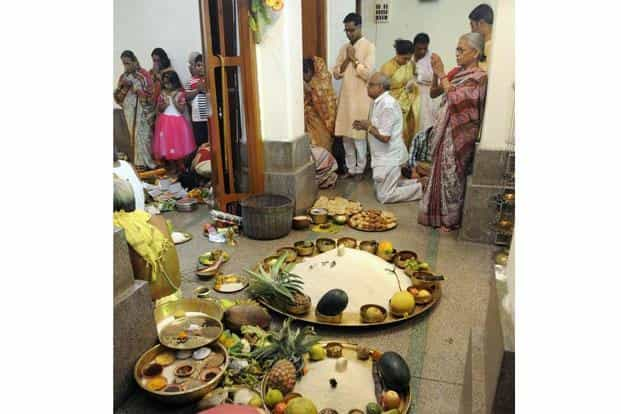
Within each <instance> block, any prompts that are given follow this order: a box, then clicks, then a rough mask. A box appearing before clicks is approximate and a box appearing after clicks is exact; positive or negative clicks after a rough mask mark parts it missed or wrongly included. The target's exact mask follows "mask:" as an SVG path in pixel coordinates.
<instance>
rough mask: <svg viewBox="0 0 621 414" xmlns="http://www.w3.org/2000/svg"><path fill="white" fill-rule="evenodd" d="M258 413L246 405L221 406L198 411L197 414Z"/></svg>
mask: <svg viewBox="0 0 621 414" xmlns="http://www.w3.org/2000/svg"><path fill="white" fill-rule="evenodd" d="M258 413H259V411H258V410H257V409H256V408H254V407H250V406H247V405H236V404H221V405H218V406H217V407H213V408H210V409H208V410H203V411H199V412H198V413H197V414H258Z"/></svg>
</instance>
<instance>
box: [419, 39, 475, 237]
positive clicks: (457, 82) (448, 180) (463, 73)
mask: <svg viewBox="0 0 621 414" xmlns="http://www.w3.org/2000/svg"><path fill="white" fill-rule="evenodd" d="M483 45H484V39H483V36H481V35H480V34H479V33H467V34H465V35H463V36H462V37H461V38H460V39H459V43H458V45H457V51H456V56H457V64H458V65H459V66H458V67H456V68H455V69H453V70H451V71H450V72H449V73H448V74H445V72H444V65H443V63H442V60H440V58H439V57H438V56H437V55H435V54H434V55H432V58H431V65H432V68H433V71H434V74H435V75H436V76H437V77H438V78H439V79H440V82H441V88H442V90H443V92H444V96H443V97H442V103H441V105H440V109H439V111H438V115H437V118H436V120H435V124H434V127H433V130H432V132H431V137H430V139H431V154H432V156H431V157H432V166H431V171H430V176H429V181H428V183H427V185H426V187H427V188H426V190H425V194H424V196H423V199H422V201H421V208H420V210H419V213H418V222H419V223H420V224H423V225H425V226H431V227H441V228H442V230H444V231H451V230H455V229H457V228H459V226H460V224H461V212H462V207H463V202H464V194H465V188H466V173H467V171H468V168H469V164H470V163H471V162H472V158H473V155H474V145H475V142H476V139H477V136H478V134H479V128H480V127H481V124H482V118H483V108H484V105H485V94H486V91H487V74H486V72H485V71H484V70H482V69H481V68H479V66H478V62H479V60H480V58H481V56H482V55H483Z"/></svg>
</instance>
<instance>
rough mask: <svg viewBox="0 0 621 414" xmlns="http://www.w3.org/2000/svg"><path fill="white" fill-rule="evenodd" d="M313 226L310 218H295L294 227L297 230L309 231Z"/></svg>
mask: <svg viewBox="0 0 621 414" xmlns="http://www.w3.org/2000/svg"><path fill="white" fill-rule="evenodd" d="M310 224H311V218H310V217H308V216H295V217H293V223H292V227H293V228H294V229H296V230H304V229H307V228H308V226H310Z"/></svg>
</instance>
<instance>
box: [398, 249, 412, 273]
mask: <svg viewBox="0 0 621 414" xmlns="http://www.w3.org/2000/svg"><path fill="white" fill-rule="evenodd" d="M410 259H417V260H418V255H417V254H416V252H413V251H411V250H401V251H399V252H398V253H397V255H396V256H395V265H397V267H398V268H399V269H403V268H405V263H406V262H407V261H408V260H410Z"/></svg>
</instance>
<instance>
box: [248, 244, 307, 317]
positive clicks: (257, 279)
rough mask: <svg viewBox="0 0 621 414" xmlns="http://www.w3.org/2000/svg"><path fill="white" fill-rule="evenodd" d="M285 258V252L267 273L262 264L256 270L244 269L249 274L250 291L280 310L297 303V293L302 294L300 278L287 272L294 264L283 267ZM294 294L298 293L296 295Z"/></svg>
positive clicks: (302, 283)
mask: <svg viewBox="0 0 621 414" xmlns="http://www.w3.org/2000/svg"><path fill="white" fill-rule="evenodd" d="M286 258H287V254H286V253H285V254H283V255H282V256H281V257H280V258H279V259H278V261H277V262H276V263H274V264H273V265H272V266H271V268H270V271H269V273H268V272H266V271H265V270H264V269H263V266H259V269H258V270H259V271H258V272H254V271H251V270H248V269H246V273H248V274H249V275H250V287H249V290H250V293H251V294H252V295H253V296H254V297H257V298H261V299H263V300H265V301H267V302H271V303H274V304H275V305H276V306H277V307H278V308H280V309H282V310H285V309H286V308H287V307H288V306H295V305H298V304H299V302H300V299H299V297H300V296H299V295H301V296H304V294H303V292H302V286H303V285H304V282H303V281H302V278H301V277H300V276H298V275H295V274H293V273H289V270H290V269H292V267H293V266H294V264H293V263H291V264H290V265H287V266H284V267H283V265H284V263H285V260H286ZM296 294H298V295H297V297H296ZM309 299H310V298H309Z"/></svg>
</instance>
